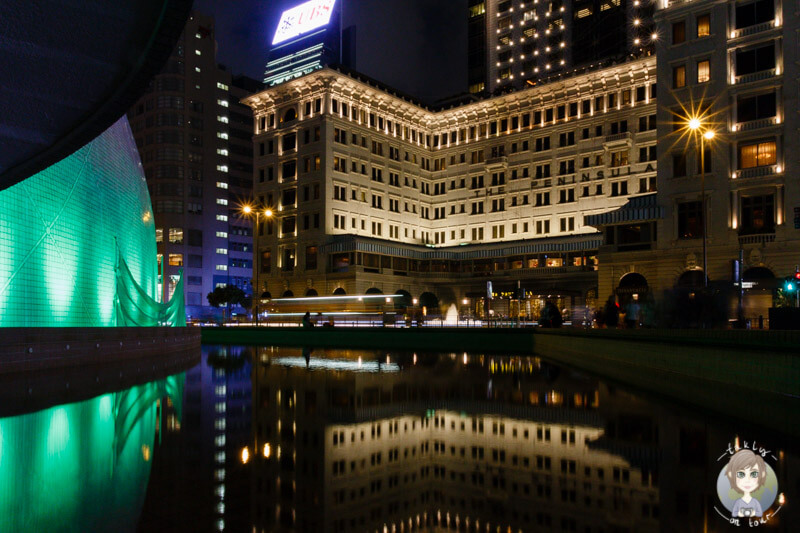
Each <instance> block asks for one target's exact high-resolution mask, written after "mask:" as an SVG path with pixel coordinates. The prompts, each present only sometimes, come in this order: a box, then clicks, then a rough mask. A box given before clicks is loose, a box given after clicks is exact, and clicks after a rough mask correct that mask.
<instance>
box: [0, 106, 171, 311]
mask: <svg viewBox="0 0 800 533" xmlns="http://www.w3.org/2000/svg"><path fill="white" fill-rule="evenodd" d="M117 249H118V250H119V252H118V251H117ZM118 253H119V255H118ZM120 259H122V262H124V264H125V265H127V269H128V270H129V272H130V275H129V276H127V278H125V277H124V276H123V278H125V279H127V280H128V283H127V285H128V287H122V286H119V287H118V285H120V284H118V282H117V278H118V277H119V269H118V268H117V267H118V266H119V264H120ZM156 283H157V264H156V240H155V228H154V226H153V212H152V209H151V206H150V197H149V195H148V192H147V186H146V183H145V179H144V172H143V171H142V166H141V162H140V159H139V154H138V152H137V150H136V145H135V143H134V140H133V136H132V134H131V131H130V126H129V125H128V121H127V119H126V118H122V119H120V120H119V121H118V122H117V123H116V124H114V125H113V126H111V127H110V128H109V129H108V130H106V131H105V132H104V133H103V134H102V135H100V136H99V137H97V138H96V139H94V140H93V141H92V142H90V143H89V144H87V145H86V146H84V147H83V148H81V149H80V150H78V151H77V152H75V153H74V154H72V155H71V156H69V157H67V158H66V159H64V160H62V161H60V162H58V163H56V164H55V165H53V166H51V167H49V168H47V169H45V170H43V171H42V172H40V173H38V174H36V175H34V176H31V177H30V178H28V179H27V180H25V181H23V182H21V183H19V184H17V185H15V186H13V187H10V188H8V189H6V190H3V191H0V327H47V326H53V327H86V326H93V327H97V326H126V325H139V326H152V325H158V324H159V323H164V320H163V317H164V315H165V312H164V309H163V308H159V307H158V305H157V302H156V301H155V300H154V298H155V296H156V286H157V285H156ZM134 284H135V290H134V289H132V288H131V287H132V286H133V285H134ZM121 289H125V291H124V292H125V293H124V294H123V297H122V298H120V297H119V293H120V290H121ZM120 302H121V303H122V304H123V306H126V308H124V309H122V310H121V309H120V307H119V306H120ZM173 307H176V306H175V305H173ZM179 307H180V312H181V313H182V312H183V304H182V302H180V306H179ZM143 309H144V311H142V310H143ZM121 311H123V312H121ZM173 314H174V313H173ZM130 317H133V319H131V318H130ZM171 324H172V325H181V324H185V317H181V318H180V320H179V322H176V321H172V322H171Z"/></svg>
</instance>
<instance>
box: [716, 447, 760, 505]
mask: <svg viewBox="0 0 800 533" xmlns="http://www.w3.org/2000/svg"><path fill="white" fill-rule="evenodd" d="M725 476H726V477H727V478H728V481H729V482H730V484H731V488H732V489H733V490H735V491H736V492H738V493H739V494H741V495H742V497H741V498H739V499H738V500H736V501H735V502H734V504H733V511H732V512H731V515H732V516H733V517H734V518H736V517H742V516H744V517H748V516H759V517H760V516H761V515H762V514H763V511H762V510H761V503H759V501H758V499H756V498H754V497H753V493H754V492H755V491H757V490H758V489H760V488H761V487H763V486H764V483H766V481H767V466H766V464H765V463H764V459H762V458H761V456H759V455H756V454H755V453H753V452H752V451H751V450H744V449H743V450H739V451H738V452H736V453H735V454H733V455H732V456H731V458H730V461H728V466H727V467H726V468H725Z"/></svg>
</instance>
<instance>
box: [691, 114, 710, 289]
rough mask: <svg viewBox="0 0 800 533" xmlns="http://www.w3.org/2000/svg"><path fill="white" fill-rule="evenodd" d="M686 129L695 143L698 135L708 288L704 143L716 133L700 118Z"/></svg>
mask: <svg viewBox="0 0 800 533" xmlns="http://www.w3.org/2000/svg"><path fill="white" fill-rule="evenodd" d="M686 126H687V128H689V130H690V131H691V132H692V133H693V134H694V135H695V142H696V141H697V134H698V133H699V134H700V201H701V211H702V213H703V287H706V288H708V252H707V247H708V245H707V242H708V236H707V235H706V234H707V233H708V223H707V222H706V218H707V216H706V215H707V213H706V160H705V156H706V147H705V143H706V141H709V142H710V141H711V140H713V139H714V136H715V135H716V133H715V132H714V130H712V129H710V128H708V127H706V126H705V125H704V124H703V121H702V120H701V117H697V116H694V117H690V118H689V120H688V121H687V123H686Z"/></svg>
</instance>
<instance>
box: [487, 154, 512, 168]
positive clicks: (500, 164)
mask: <svg viewBox="0 0 800 533" xmlns="http://www.w3.org/2000/svg"><path fill="white" fill-rule="evenodd" d="M507 168H508V156H504V155H501V156H498V157H490V158H489V159H487V160H486V170H490V171H491V170H505V169H507Z"/></svg>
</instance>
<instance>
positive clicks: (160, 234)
mask: <svg viewBox="0 0 800 533" xmlns="http://www.w3.org/2000/svg"><path fill="white" fill-rule="evenodd" d="M156 242H164V230H163V229H162V228H156Z"/></svg>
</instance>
